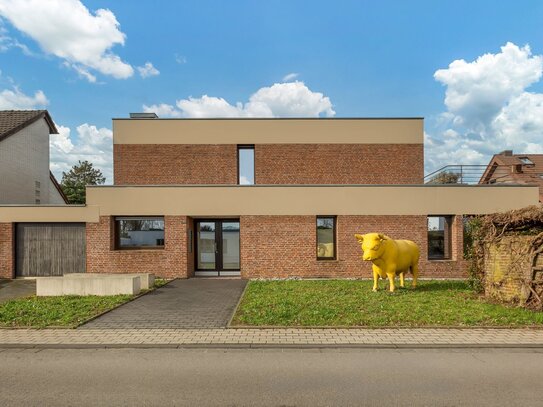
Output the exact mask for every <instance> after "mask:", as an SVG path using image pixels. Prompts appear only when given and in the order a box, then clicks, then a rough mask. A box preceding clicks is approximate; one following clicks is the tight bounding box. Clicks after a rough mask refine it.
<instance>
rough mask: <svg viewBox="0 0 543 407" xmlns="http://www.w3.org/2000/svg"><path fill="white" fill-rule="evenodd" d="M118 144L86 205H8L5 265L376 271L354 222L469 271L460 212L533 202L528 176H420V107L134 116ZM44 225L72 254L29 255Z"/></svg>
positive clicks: (425, 263)
mask: <svg viewBox="0 0 543 407" xmlns="http://www.w3.org/2000/svg"><path fill="white" fill-rule="evenodd" d="M113 143H114V148H113V151H114V178H115V179H114V185H112V186H93V187H88V188H87V205H86V206H70V207H67V208H66V207H65V208H61V207H54V206H51V207H42V208H40V209H39V211H38V210H36V208H35V207H33V208H29V207H0V276H3V277H8V278H11V277H14V276H19V275H49V274H61V273H62V272H73V271H80V272H84V271H86V272H96V273H103V272H114V273H130V272H151V273H155V274H157V275H159V276H164V277H169V278H173V277H178V278H188V277H194V276H237V275H240V276H241V277H242V278H288V277H301V278H327V277H334V278H358V277H369V276H370V275H371V274H370V270H371V265H370V264H368V263H365V262H363V261H362V260H361V258H360V256H361V252H360V247H359V245H358V243H357V241H356V239H355V238H354V234H355V233H368V232H382V233H385V234H387V235H389V236H391V237H392V238H395V239H411V240H414V241H415V242H417V243H418V244H419V245H420V247H421V251H422V253H423V255H422V257H421V261H420V269H421V275H422V276H423V277H462V276H465V264H464V261H463V256H462V252H463V226H462V225H463V223H462V219H463V215H466V214H482V213H491V212H497V211H504V210H510V209H516V208H521V207H524V206H527V205H532V204H535V203H537V201H538V188H537V187H536V186H531V185H521V186H518V185H474V186H467V185H424V184H423V161H424V146H423V120H422V119H419V118H409V119H158V118H156V116H154V115H135V116H134V117H131V118H129V119H114V120H113ZM47 228H49V229H51V230H53V229H54V230H56V231H57V232H56V236H57V243H56V244H57V249H58V247H61V250H60V252H63V253H65V254H66V255H64V256H63V259H65V258H68V259H71V260H70V263H67V262H66V260H62V261H60V260H57V259H50V258H49V259H48V260H47V261H48V263H47V262H46V261H41V260H36V259H32V258H29V255H27V254H26V253H29V252H31V251H30V250H28V246H31V245H35V244H36V242H37V241H38V242H39V241H40V239H39V237H38V236H39V235H40V233H42V232H43V230H44V229H47ZM55 228H56V229H55ZM66 236H69V237H66ZM74 242H75V243H74ZM42 250H43V251H44V254H43V257H44V258H47V257H48V255H47V253H45V251H47V250H49V249H47V248H46V249H42ZM51 251H52V249H51ZM57 252H59V250H57ZM81 259H84V261H83V262H81V261H80V260H81ZM78 261H79V262H78ZM48 264H56V266H55V267H51V266H48Z"/></svg>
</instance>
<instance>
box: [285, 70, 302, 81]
mask: <svg viewBox="0 0 543 407" xmlns="http://www.w3.org/2000/svg"><path fill="white" fill-rule="evenodd" d="M298 76H300V74H299V73H297V72H292V73H289V74H286V75H285V76H283V82H290V81H292V80H294V79H296V78H297V77H298Z"/></svg>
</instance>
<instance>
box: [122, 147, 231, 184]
mask: <svg viewBox="0 0 543 407" xmlns="http://www.w3.org/2000/svg"><path fill="white" fill-rule="evenodd" d="M237 154H238V152H237V146H236V145H235V144H227V145H222V144H221V145H200V144H190V145H189V144H114V145H113V162H114V165H113V172H114V180H115V184H116V185H168V184H171V185H176V184H237V183H238V175H237V171H238V170H237V162H238V161H237V160H238V159H237Z"/></svg>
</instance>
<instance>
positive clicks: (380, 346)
mask: <svg viewBox="0 0 543 407" xmlns="http://www.w3.org/2000/svg"><path fill="white" fill-rule="evenodd" d="M0 349H393V350H394V349H396V350H401V349H543V343H541V344H505V343H501V344H500V343H498V344H491V343H465V344H464V343H458V344H388V343H382V344H379V343H375V344H371V343H370V344H362V343H361V344H352V343H349V344H264V343H193V344H145V343H136V344H125V343H121V344H118V343H112V344H59V343H52V344H36V343H32V344H25V343H16V344H14V343H0Z"/></svg>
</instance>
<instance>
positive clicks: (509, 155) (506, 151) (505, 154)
mask: <svg viewBox="0 0 543 407" xmlns="http://www.w3.org/2000/svg"><path fill="white" fill-rule="evenodd" d="M498 155H504V156H506V157H511V156H513V150H503V151H502V152H501V153H500V154H498Z"/></svg>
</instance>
